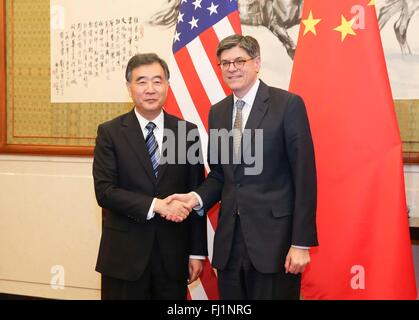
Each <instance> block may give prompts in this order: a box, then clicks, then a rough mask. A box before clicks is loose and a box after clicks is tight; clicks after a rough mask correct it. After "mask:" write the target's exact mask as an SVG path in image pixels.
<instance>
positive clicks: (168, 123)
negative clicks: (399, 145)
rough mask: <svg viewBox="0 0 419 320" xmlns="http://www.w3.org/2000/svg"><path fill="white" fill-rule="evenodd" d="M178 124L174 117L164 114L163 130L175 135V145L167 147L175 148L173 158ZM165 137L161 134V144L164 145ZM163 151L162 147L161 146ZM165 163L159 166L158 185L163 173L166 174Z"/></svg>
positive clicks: (176, 146)
mask: <svg viewBox="0 0 419 320" xmlns="http://www.w3.org/2000/svg"><path fill="white" fill-rule="evenodd" d="M177 128H178V123H177V119H176V118H174V117H171V116H170V115H168V114H167V113H166V112H164V130H171V131H172V132H173V133H174V135H175V145H174V146H169V147H170V148H173V147H175V148H176V150H175V156H176V157H177V156H178V154H177V152H178V145H177V143H178V132H177V131H178V129H177ZM165 140H166V137H165V135H164V134H163V144H164V143H165ZM162 149H163V146H162ZM160 152H162V150H160ZM167 165H168V163H167V161H166V162H165V163H164V164H160V165H159V172H158V175H157V184H158V183H160V181H161V179H162V178H163V175H164V173H165V172H166V169H167Z"/></svg>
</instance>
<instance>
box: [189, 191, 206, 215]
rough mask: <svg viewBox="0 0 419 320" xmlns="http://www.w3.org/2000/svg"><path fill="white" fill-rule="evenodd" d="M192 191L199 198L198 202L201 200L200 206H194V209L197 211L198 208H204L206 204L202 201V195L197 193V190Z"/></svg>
mask: <svg viewBox="0 0 419 320" xmlns="http://www.w3.org/2000/svg"><path fill="white" fill-rule="evenodd" d="M191 193H192V194H193V195H194V196H195V197H196V198H197V199H198V202H199V206H196V207H193V209H194V210H195V211H197V210H201V209H202V207H203V206H204V204H203V202H202V199H201V197H200V196H199V194H197V193H196V192H195V191H191Z"/></svg>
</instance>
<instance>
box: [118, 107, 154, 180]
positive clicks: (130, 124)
mask: <svg viewBox="0 0 419 320" xmlns="http://www.w3.org/2000/svg"><path fill="white" fill-rule="evenodd" d="M122 127H123V128H122V130H123V132H124V134H125V137H126V138H127V140H128V143H129V144H130V146H131V148H132V150H133V151H134V153H135V155H136V156H137V158H138V159H139V160H140V163H141V164H142V166H143V167H144V169H145V172H146V173H147V175H148V176H149V178H150V180H151V181H152V182H153V183H156V177H155V176H154V171H153V167H152V164H151V159H150V155H149V154H148V150H147V147H146V145H145V137H144V135H143V132H142V130H141V126H140V123H139V122H138V119H137V117H136V115H135V112H134V109H133V110H132V111H131V112H130V113H128V114H127V116H126V117H125V119H124V120H123V122H122Z"/></svg>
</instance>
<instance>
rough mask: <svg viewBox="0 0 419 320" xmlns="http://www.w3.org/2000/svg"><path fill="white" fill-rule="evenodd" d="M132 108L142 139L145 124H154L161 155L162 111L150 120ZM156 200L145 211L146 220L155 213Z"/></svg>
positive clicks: (146, 132) (145, 130)
mask: <svg viewBox="0 0 419 320" xmlns="http://www.w3.org/2000/svg"><path fill="white" fill-rule="evenodd" d="M134 110H135V115H136V116H137V119H138V122H139V123H140V126H141V130H142V132H143V135H144V139H145V138H146V137H147V134H148V129H147V128H146V126H147V124H148V123H149V122H153V123H154V124H155V125H156V127H155V128H154V130H153V133H154V137H155V138H156V141H157V145H158V146H159V150H158V151H159V153H160V155H161V148H162V145H163V132H164V113H163V110H162V111H160V113H159V115H158V116H157V117H156V118H154V119H153V120H151V121H150V120H147V119H146V118H144V117H143V116H142V115H141V114H139V113H138V111H137V109H134ZM156 200H157V198H154V199H153V202H152V203H151V206H150V209H149V210H148V213H147V220H150V219H152V218H154V215H155V212H154V206H155V205H156Z"/></svg>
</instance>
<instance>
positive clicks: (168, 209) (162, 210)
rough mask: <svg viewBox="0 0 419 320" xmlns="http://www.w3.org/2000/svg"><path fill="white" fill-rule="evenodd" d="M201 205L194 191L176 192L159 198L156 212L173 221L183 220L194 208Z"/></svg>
mask: <svg viewBox="0 0 419 320" xmlns="http://www.w3.org/2000/svg"><path fill="white" fill-rule="evenodd" d="M198 205H199V201H198V198H197V197H196V196H195V195H194V194H193V193H192V192H189V193H175V194H172V195H171V196H168V197H167V198H165V199H157V200H156V203H155V205H154V212H156V213H158V214H159V215H160V216H161V217H162V218H164V219H166V220H169V221H172V222H182V221H183V220H185V219H186V218H187V217H188V216H189V213H190V212H191V211H192V209H193V208H194V207H196V206H198Z"/></svg>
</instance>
